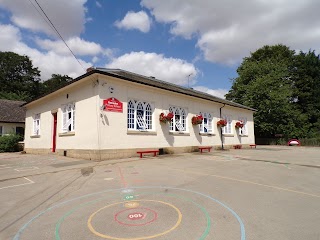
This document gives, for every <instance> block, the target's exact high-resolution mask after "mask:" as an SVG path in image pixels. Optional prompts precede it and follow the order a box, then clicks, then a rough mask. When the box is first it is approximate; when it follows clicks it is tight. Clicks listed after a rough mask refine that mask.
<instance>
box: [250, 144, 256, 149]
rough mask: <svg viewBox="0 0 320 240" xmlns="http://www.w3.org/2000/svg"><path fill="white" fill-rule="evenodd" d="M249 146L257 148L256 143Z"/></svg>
mask: <svg viewBox="0 0 320 240" xmlns="http://www.w3.org/2000/svg"><path fill="white" fill-rule="evenodd" d="M249 146H250V147H251V148H253V147H254V148H257V145H256V144H250V145H249Z"/></svg>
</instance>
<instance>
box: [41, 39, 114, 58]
mask: <svg viewBox="0 0 320 240" xmlns="http://www.w3.org/2000/svg"><path fill="white" fill-rule="evenodd" d="M36 43H37V44H38V45H39V46H40V47H41V48H42V49H45V50H48V51H54V52H56V53H57V54H62V55H69V54H70V51H69V49H68V48H67V47H66V45H65V44H64V43H63V42H62V41H61V40H57V41H52V40H49V39H39V38H38V39H37V40H36ZM66 43H67V44H68V46H69V47H70V48H71V50H72V51H73V52H74V54H76V55H78V56H93V55H98V54H105V55H108V56H109V55H110V54H111V53H112V50H110V49H104V48H103V47H101V45H100V44H97V43H95V42H88V41H85V40H84V39H81V38H79V37H72V38H69V39H68V40H66Z"/></svg>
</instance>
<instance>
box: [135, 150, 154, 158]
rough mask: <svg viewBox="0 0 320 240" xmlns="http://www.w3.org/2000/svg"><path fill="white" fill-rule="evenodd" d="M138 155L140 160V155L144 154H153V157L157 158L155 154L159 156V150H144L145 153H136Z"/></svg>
mask: <svg viewBox="0 0 320 240" xmlns="http://www.w3.org/2000/svg"><path fill="white" fill-rule="evenodd" d="M137 153H138V154H140V158H142V154H144V153H153V156H154V157H155V156H157V153H158V154H159V150H146V151H138V152H137Z"/></svg>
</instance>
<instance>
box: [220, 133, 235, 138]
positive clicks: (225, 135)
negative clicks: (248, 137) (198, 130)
mask: <svg viewBox="0 0 320 240" xmlns="http://www.w3.org/2000/svg"><path fill="white" fill-rule="evenodd" d="M222 135H223V136H224V137H234V134H233V133H223V134H222Z"/></svg>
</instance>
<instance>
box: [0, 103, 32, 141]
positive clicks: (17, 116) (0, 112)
mask: <svg viewBox="0 0 320 240" xmlns="http://www.w3.org/2000/svg"><path fill="white" fill-rule="evenodd" d="M24 103H25V102H23V101H13V100H6V99H0V136H2V135H7V134H20V135H23V134H24V122H25V118H26V110H25V108H24V107H21V105H23V104H24Z"/></svg>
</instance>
